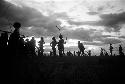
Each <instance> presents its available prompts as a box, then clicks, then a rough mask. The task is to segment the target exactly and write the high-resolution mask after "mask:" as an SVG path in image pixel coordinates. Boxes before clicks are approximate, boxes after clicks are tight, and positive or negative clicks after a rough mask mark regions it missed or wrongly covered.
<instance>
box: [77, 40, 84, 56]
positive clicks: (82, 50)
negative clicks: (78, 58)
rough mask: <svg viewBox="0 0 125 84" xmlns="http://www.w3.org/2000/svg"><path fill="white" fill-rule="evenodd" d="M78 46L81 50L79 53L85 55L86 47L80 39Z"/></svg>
mask: <svg viewBox="0 0 125 84" xmlns="http://www.w3.org/2000/svg"><path fill="white" fill-rule="evenodd" d="M78 48H79V50H80V52H79V54H81V53H82V55H84V50H85V48H84V46H83V44H82V43H80V41H78Z"/></svg>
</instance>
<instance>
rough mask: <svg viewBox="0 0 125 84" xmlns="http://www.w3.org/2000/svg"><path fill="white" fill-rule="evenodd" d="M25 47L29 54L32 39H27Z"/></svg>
mask: <svg viewBox="0 0 125 84" xmlns="http://www.w3.org/2000/svg"><path fill="white" fill-rule="evenodd" d="M25 48H26V53H27V54H29V53H30V41H29V39H28V38H27V39H26V40H25Z"/></svg>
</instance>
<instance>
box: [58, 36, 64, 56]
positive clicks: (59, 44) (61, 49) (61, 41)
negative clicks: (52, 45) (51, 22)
mask: <svg viewBox="0 0 125 84" xmlns="http://www.w3.org/2000/svg"><path fill="white" fill-rule="evenodd" d="M59 38H60V40H59V42H58V50H59V56H63V54H64V44H66V42H64V39H63V36H62V35H61V34H60V35H59Z"/></svg>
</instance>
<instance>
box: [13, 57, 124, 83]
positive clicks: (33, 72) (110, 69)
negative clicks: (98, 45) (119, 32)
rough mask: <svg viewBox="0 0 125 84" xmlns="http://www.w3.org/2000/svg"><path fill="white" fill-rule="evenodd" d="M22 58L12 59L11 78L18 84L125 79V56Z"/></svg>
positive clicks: (114, 81)
mask: <svg viewBox="0 0 125 84" xmlns="http://www.w3.org/2000/svg"><path fill="white" fill-rule="evenodd" d="M22 60H23V61H22ZM22 60H21V61H19V60H18V61H13V62H14V63H13V68H12V77H11V78H12V80H13V82H16V83H17V84H113V83H116V84H121V83H122V84H124V83H125V57H34V58H25V60H24V59H22Z"/></svg>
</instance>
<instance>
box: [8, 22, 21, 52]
mask: <svg viewBox="0 0 125 84" xmlns="http://www.w3.org/2000/svg"><path fill="white" fill-rule="evenodd" d="M13 27H14V28H15V30H14V32H13V33H12V34H11V35H10V37H9V41H8V51H9V53H11V54H18V52H19V49H18V48H19V39H20V33H19V29H20V27H21V24H20V23H19V22H15V23H14V24H13Z"/></svg>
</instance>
